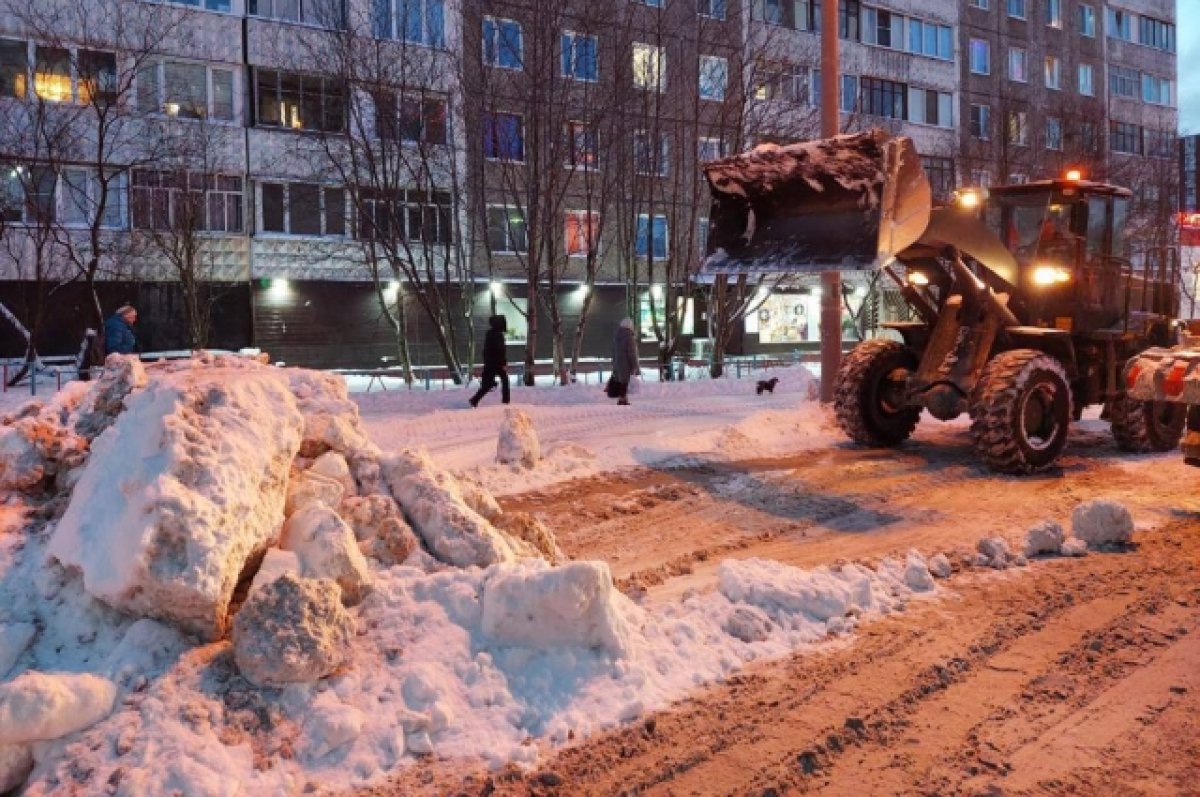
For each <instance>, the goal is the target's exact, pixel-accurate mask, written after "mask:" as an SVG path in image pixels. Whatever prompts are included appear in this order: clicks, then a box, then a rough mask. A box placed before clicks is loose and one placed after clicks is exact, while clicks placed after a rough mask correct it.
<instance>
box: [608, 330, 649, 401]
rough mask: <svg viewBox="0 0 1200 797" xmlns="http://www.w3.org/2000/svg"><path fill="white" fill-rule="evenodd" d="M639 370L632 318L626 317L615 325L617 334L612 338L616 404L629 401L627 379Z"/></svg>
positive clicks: (640, 370)
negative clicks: (616, 394)
mask: <svg viewBox="0 0 1200 797" xmlns="http://www.w3.org/2000/svg"><path fill="white" fill-rule="evenodd" d="M641 372H642V369H641V368H640V367H638V352H637V341H635V340H634V339H633V319H632V318H626V319H625V320H624V321H622V322H621V325H620V326H619V327H617V334H616V336H615V337H614V338H613V378H614V379H615V380H616V382H617V386H618V388H619V393H618V396H619V399H618V401H617V403H618V404H628V403H629V380H630V379H632V378H633V377H634V375H635V374H640V373H641Z"/></svg>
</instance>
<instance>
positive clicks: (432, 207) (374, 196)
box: [325, 188, 454, 244]
mask: <svg viewBox="0 0 1200 797" xmlns="http://www.w3.org/2000/svg"><path fill="white" fill-rule="evenodd" d="M325 190H326V191H327V192H328V191H329V190H330V189H328V188H327V189H325ZM359 204H360V207H359V213H358V214H357V218H358V237H359V238H362V239H366V240H370V239H372V238H377V239H387V240H405V241H414V242H418V243H422V244H452V243H454V217H453V214H452V213H451V202H450V194H449V193H448V192H446V191H438V190H426V189H415V188H414V189H409V190H399V189H396V190H390V191H378V190H372V191H362V192H361V195H360V202H359Z"/></svg>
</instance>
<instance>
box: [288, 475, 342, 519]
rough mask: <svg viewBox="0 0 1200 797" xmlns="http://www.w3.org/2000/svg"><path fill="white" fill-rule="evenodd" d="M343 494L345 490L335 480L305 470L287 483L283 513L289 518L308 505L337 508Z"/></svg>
mask: <svg viewBox="0 0 1200 797" xmlns="http://www.w3.org/2000/svg"><path fill="white" fill-rule="evenodd" d="M345 493H346V488H345V487H343V486H342V484H341V483H340V482H338V481H337V480H336V479H331V478H329V477H328V476H324V475H322V474H320V473H314V472H312V471H311V470H307V471H304V472H303V473H301V474H299V475H297V476H296V477H295V478H293V479H292V480H291V482H289V483H288V492H287V503H286V504H285V505H284V509H283V513H284V514H285V515H288V516H291V515H292V513H294V512H297V511H299V510H300V509H303V508H304V507H306V506H308V505H309V504H324V505H325V506H337V505H338V504H339V503H341V501H342V496H343V495H345Z"/></svg>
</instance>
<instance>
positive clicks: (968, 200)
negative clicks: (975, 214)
mask: <svg viewBox="0 0 1200 797" xmlns="http://www.w3.org/2000/svg"><path fill="white" fill-rule="evenodd" d="M986 198H987V189H986V188H960V189H958V190H957V191H955V192H954V193H953V194H952V195H951V200H952V201H953V202H954V206H955V207H957V208H958V209H959V210H970V211H975V210H979V207H980V206H981V205H982V204H983V200H984V199H986Z"/></svg>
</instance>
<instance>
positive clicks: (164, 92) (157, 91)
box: [137, 61, 236, 122]
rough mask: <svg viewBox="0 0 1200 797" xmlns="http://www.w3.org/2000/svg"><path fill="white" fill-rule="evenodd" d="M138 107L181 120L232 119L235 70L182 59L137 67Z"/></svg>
mask: <svg viewBox="0 0 1200 797" xmlns="http://www.w3.org/2000/svg"><path fill="white" fill-rule="evenodd" d="M137 107H138V110H139V111H141V112H142V113H162V114H166V115H168V116H176V117H179V118H181V119H216V120H220V121H224V122H232V121H234V109H235V107H236V103H235V102H234V71H233V70H232V69H221V68H217V67H210V66H205V65H204V64H190V63H184V62H182V61H153V62H151V63H148V64H147V65H146V66H144V67H142V68H141V69H140V70H138V73H137Z"/></svg>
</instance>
